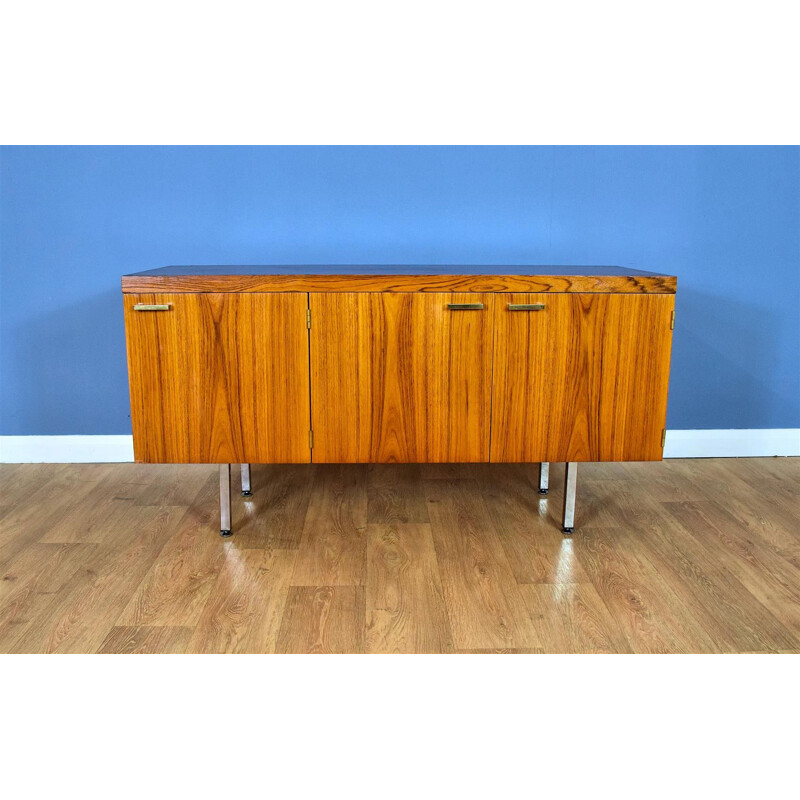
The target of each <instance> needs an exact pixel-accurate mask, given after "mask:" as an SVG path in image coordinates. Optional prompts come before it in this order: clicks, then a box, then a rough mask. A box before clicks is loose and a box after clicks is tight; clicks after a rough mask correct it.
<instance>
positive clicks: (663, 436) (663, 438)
mask: <svg viewBox="0 0 800 800" xmlns="http://www.w3.org/2000/svg"><path fill="white" fill-rule="evenodd" d="M666 442H667V429H666V428H664V429H663V430H662V431H661V447H662V449H663V447H664V445H665V444H666Z"/></svg>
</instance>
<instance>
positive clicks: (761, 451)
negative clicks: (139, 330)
mask: <svg viewBox="0 0 800 800" xmlns="http://www.w3.org/2000/svg"><path fill="white" fill-rule="evenodd" d="M752 456H800V428H769V429H760V428H750V429H743V430H696V431H670V430H668V431H667V441H666V444H665V445H664V458H747V457H752ZM124 461H133V437H132V436H0V463H4V464H22V463H33V464H40V463H47V464H82V463H90V464H91V463H95V464H96V463H109V462H124Z"/></svg>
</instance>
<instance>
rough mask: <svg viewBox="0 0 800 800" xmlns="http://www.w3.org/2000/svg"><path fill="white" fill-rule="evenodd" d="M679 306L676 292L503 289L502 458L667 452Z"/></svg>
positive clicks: (498, 451)
mask: <svg viewBox="0 0 800 800" xmlns="http://www.w3.org/2000/svg"><path fill="white" fill-rule="evenodd" d="M515 305H517V306H520V305H527V306H534V307H535V306H542V308H540V309H538V310H537V309H535V308H534V309H529V310H513V306H515ZM509 306H511V307H512V308H510V307H509ZM673 308H674V295H667V294H643V295H632V294H581V293H575V294H550V293H539V294H505V295H498V296H497V303H496V306H495V346H494V354H495V356H494V391H493V403H492V461H529V462H536V461H653V460H660V459H661V455H662V443H661V441H662V431H663V429H664V425H665V420H666V411H667V382H668V378H669V359H670V349H671V344H672V331H671V330H670V321H671V312H672V309H673Z"/></svg>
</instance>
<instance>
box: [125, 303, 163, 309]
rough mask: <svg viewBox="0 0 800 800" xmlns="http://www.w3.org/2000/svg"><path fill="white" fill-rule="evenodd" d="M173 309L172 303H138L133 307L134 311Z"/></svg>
mask: <svg viewBox="0 0 800 800" xmlns="http://www.w3.org/2000/svg"><path fill="white" fill-rule="evenodd" d="M171 308H172V304H171V303H136V305H135V306H134V307H133V310H134V311H169V310H170V309H171Z"/></svg>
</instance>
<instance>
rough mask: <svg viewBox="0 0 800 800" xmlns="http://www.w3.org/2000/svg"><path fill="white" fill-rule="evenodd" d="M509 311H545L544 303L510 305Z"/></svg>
mask: <svg viewBox="0 0 800 800" xmlns="http://www.w3.org/2000/svg"><path fill="white" fill-rule="evenodd" d="M508 310H509V311H544V303H509V304H508Z"/></svg>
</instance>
